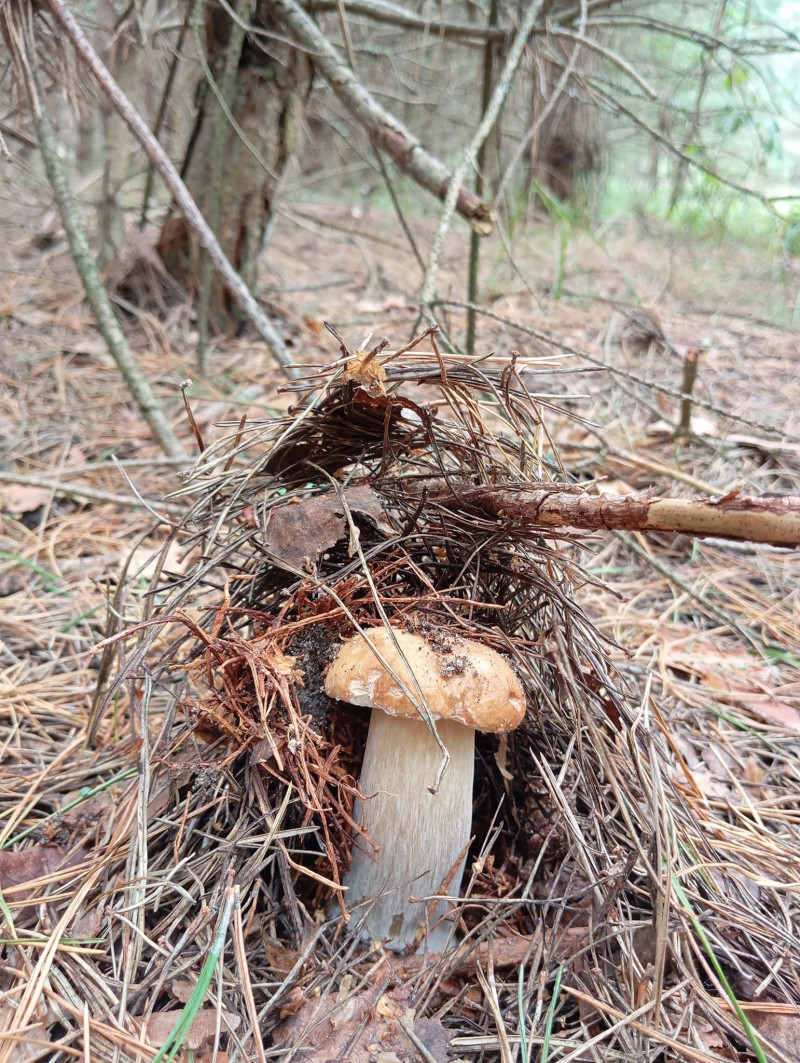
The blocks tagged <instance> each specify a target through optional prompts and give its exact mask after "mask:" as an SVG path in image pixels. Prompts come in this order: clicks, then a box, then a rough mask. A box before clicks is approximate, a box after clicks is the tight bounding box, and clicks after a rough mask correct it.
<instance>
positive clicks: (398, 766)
mask: <svg viewBox="0 0 800 1063" xmlns="http://www.w3.org/2000/svg"><path fill="white" fill-rule="evenodd" d="M368 637H369V639H370V642H371V643H372V645H373V646H374V648H375V651H377V655H376V653H375V652H374V651H373V649H372V648H371V647H370V645H369V644H368V643H367V641H366V639H365V637H364V636H363V635H356V636H354V637H353V638H351V639H349V640H348V641H347V642H345V643H344V645H343V646H342V647H341V649H340V650H339V653H338V655H337V656H336V658H335V659H334V661H333V662H332V664H331V666H330V668H329V669H328V672H327V675H326V677H325V692H326V693H327V694H328V696H329V697H332V698H337V699H338V700H340V701H345V702H349V703H350V704H352V705H364V706H368V707H370V708H371V709H372V716H371V719H370V725H369V734H368V737H367V746H366V750H365V753H364V764H363V767H362V769H361V777H360V780H359V784H360V787H361V791H362V793H363V794H365V795H366V797H365V800H363V801H361V800H358V801H357V802H356V808H355V817H356V820H357V821H358V822H362V823H363V822H365V824H366V830H367V833H368V834H369V836H370V838H371V839H372V840H373V841H374V842H375V843H376V845H377V846H378V851H377V854H376V855H373V854H372V853H371V852H368V851H367V849H366V848H365V847H364V846H363V845H356V846H355V848H354V852H353V862H352V865H351V867H350V869H349V871H348V872H347V873H346V875H345V878H344V885H345V886H347V887H348V892H347V900H348V904H358V903H360V902H362V901H365V900H368V901H370V902H371V906H370V909H369V912H368V914H367V917H366V929H367V931H368V932H369V933H370V934H371V935H372V937H373V938H378V939H388V947H389V948H391V949H394V950H401V949H404V948H405V947H406V945H407V944H408V941H409V940H411V939H413V938H414V937H415V934H416V931H417V929H418V927H419V925H420V924H423V925H424V926H427V924H428V922H429V921H430V924H431V926H432V927H433V929H432V931H431V932H430V933H429V934H428V938H427V946H428V948H429V949H431V950H439V949H441V948H443V947H444V946H445V944H446V941H447V938H448V935H449V930H450V927H449V926H448V925H447V922H446V921H443V920H442V916H444V915H445V914H446V912H447V911H448V910H449V909H448V906H447V904H446V902H441V903H440V904H438V905H437V906H436V907H435V909H434V910H433V912H432V913H431V912H430V911H426V905H425V904H424V903H421V902H420V901H416V902H412V900H411V897H412V896H414V897H417V898H420V897H425V896H427V895H430V894H434V893H436V892H438V891H439V890H440V889H441V888H442V886H443V885H444V886H445V887H446V889H447V891H448V892H449V893H458V890H459V888H460V885H461V875H462V872H463V870H464V862H465V859H466V849H467V846H468V844H469V840H470V828H471V825H472V775H473V760H474V750H475V730H476V729H477V730H480V731H497V732H504V731H510V730H513V729H514V728H515V727H516V726H517V725H518V724H519V723H520V722H521V721H522V717H523V716H524V714H525V693H524V691H523V688H522V684H521V683H520V681H519V679H518V678H517V676H516V675H515V673H514V672H513V671H512V669H511V667H510V666H509V665H508V663H507V662H506V661H505V659H504V658H503V657H501V656H500V654H499V653H496V652H495V651H494V650H492V649H490V648H489V647H488V646H484V645H483V643H480V642H472V641H468V640H467V639H462V638H459V637H451V636H449V635H448V638H447V641H446V643H445V644H444V646H443V647H442V648H434V647H433V646H432V645H431V644H430V643H429V642H428V641H426V639H424V638H423V637H422V636H421V635H416V634H412V633H411V632H408V631H402V630H400V629H397V628H392V629H391V630H389V629H387V628H376V629H372V630H370V631H369V632H368ZM378 655H380V657H381V658H382V661H383V662H385V664H384V663H382V661H381V660H379V659H378ZM386 666H388V668H387V667H386ZM409 668H410V670H411V671H410V672H409ZM391 672H394V673H395V675H396V676H397V677H399V678H400V679H401V680H402V681H403V683H404V685H405V687H406V688H407V690H408V691H409V692H410V693H411V694H412V696H413V697H414V699H415V700H417V701H418V702H419V701H420V699H419V692H421V693H422V694H423V695H424V698H425V702H426V703H427V707H428V709H429V710H430V713H431V716H433V717H434V718H435V719H436V720H437V724H436V729H437V731H438V733H439V737H440V738H441V740H442V742H443V743H444V745H445V746H446V747H447V751H448V753H449V754H450V763H449V764H448V767H447V771H446V772H445V774H444V777H443V778H442V781H441V785H440V787H439V789H438V792H436V793H433V792H431V790H430V789H429V786H430V784H431V783H432V781H433V780H434V779H435V778H436V775H437V771H438V768H439V765H440V763H441V760H442V751H441V748H440V746H439V745H438V743H437V742H436V740H435V739H434V737H433V735H432V734H431V731H430V728H429V727H428V725H427V723H425V721H424V720H423V719H422V718H421V714H420V712H419V711H418V709H417V708H416V707H415V706H414V704H413V702H412V700H411V698H409V696H408V694H407V693H406V692H405V691H404V690H402V689H401V687H400V686H399V685H398V683H397V681H396V679H395V678H394V677H393V676H392V675H391V674H390V673H391ZM412 673H413V678H412ZM454 869H455V870H454ZM426 917H427V918H426Z"/></svg>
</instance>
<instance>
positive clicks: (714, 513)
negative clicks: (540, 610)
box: [430, 487, 800, 547]
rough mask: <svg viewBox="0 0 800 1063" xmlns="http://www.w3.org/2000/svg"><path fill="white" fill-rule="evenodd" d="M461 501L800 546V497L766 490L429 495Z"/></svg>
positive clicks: (537, 523)
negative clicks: (699, 494)
mask: <svg viewBox="0 0 800 1063" xmlns="http://www.w3.org/2000/svg"><path fill="white" fill-rule="evenodd" d="M430 497H431V498H432V499H434V498H435V499H436V500H438V501H444V502H446V501H448V500H455V499H458V502H459V504H461V505H467V506H468V507H474V508H475V509H476V510H478V511H479V512H481V513H483V514H485V515H487V516H491V517H496V518H498V519H500V520H508V521H517V522H519V523H520V524H522V525H526V526H530V527H532V528H537V529H546V528H579V529H581V530H583V531H601V530H604V531H612V530H623V531H645V532H647V531H664V532H682V533H683V534H684V535H691V536H694V537H696V538H704V537H705V536H708V535H713V536H715V537H716V538H719V539H732V540H734V541H737V542H752V543H768V544H770V545H772V546H785V547H798V546H800V496H798V495H773V494H763V495H758V496H757V497H754V498H749V497H748V498H743V497H741V496H739V495H736V494H730V495H723V496H722V497H720V498H648V497H645V498H642V497H641V496H635V495H624V496H620V495H589V494H584V492H582V491H580V490H570V489H561V488H559V487H530V488H523V489H520V490H513V489H510V488H507V487H503V488H489V487H481V488H475V487H466V488H465V489H464V490H463V491H458V490H456V489H451V488H448V489H447V490H446V491H442V492H441V493H437V494H436V495H435V496H430Z"/></svg>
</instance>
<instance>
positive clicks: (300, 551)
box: [266, 486, 394, 568]
mask: <svg viewBox="0 0 800 1063" xmlns="http://www.w3.org/2000/svg"><path fill="white" fill-rule="evenodd" d="M344 497H345V501H346V502H347V505H348V508H349V509H350V512H351V513H352V514H353V516H354V517H356V518H360V519H364V518H366V519H367V520H368V521H369V522H370V523H371V524H372V525H374V526H375V527H376V528H378V530H379V531H381V532H383V533H384V534H385V535H393V534H394V529H393V528H392V527H391V525H390V524H389V523H388V521H387V520H386V515H385V513H384V512H383V507H382V506H381V503H380V499H379V497H378V495H377V494H376V493H375V492H374V491H373V490H372V488H371V487H363V486H362V487H346V488H345V489H344ZM349 537H350V532H349V526H348V523H347V518H346V516H345V512H344V506H343V505H342V501H341V499H340V497H339V495H338V493H336V492H334V491H329V492H327V493H326V494H324V495H313V496H312V497H310V498H301V499H299V500H297V501H295V500H292V501H291V502H287V503H286V505H282V506H277V507H276V508H275V509H273V510H272V511H271V513H270V518H269V524H268V526H267V539H266V545H267V548H268V549H269V552H270V554H272V555H273V556H274V557H275V559H276V561H277V563H280V562H281V561H283V562H284V563H285V564H287V565H291V566H292V567H293V568H302V567H303V566H304V565H307V564H308V563H309V562H312V563H313V562H314V560H315V559H316V558H317V557H319V555H320V554H322V553H324V552H325V551H326V550H330V549H331V548H332V547H334V546H335V545H336V543H337V542H339V541H340V540H341V539H347V538H349Z"/></svg>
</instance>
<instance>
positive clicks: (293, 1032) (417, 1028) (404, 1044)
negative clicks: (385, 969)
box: [273, 986, 453, 1063]
mask: <svg viewBox="0 0 800 1063" xmlns="http://www.w3.org/2000/svg"><path fill="white" fill-rule="evenodd" d="M411 994H412V990H411V988H410V987H407V986H398V987H397V988H396V989H392V990H390V991H389V992H388V993H380V992H378V991H376V990H375V989H374V988H373V989H368V990H365V991H364V992H362V993H356V994H355V995H354V996H347V997H346V998H345V999H344V1000H342V999H340V997H341V994H340V993H337V994H336V995H335V996H334V995H329V996H326V997H319V998H310V999H308V1000H306V1001H305V1003H304V1004H303V1006H302V1007H301V1008H300V1010H299V1011H298V1012H297V1014H295V1015H292V1016H291V1017H290V1018H288V1019H286V1020H285V1021H284V1022H282V1023H280V1025H279V1026H278V1027H276V1029H275V1030H274V1032H273V1040H274V1043H275V1045H276V1046H277V1047H279V1048H292V1049H294V1050H295V1051H296V1052H298V1056H299V1058H302V1060H303V1063H328V1061H330V1060H335V1059H346V1060H347V1061H348V1063H375V1061H376V1059H381V1060H384V1061H385V1063H389V1061H391V1063H417V1061H418V1060H420V1059H421V1054H420V1052H419V1051H418V1050H417V1048H416V1047H415V1045H414V1043H413V1042H412V1040H411V1038H410V1037H409V1036H408V1033H407V1032H406V1029H408V1028H410V1029H411V1030H412V1031H413V1033H414V1035H415V1036H416V1038H417V1039H418V1040H419V1041H420V1042H421V1043H422V1044H423V1045H424V1046H425V1049H426V1051H427V1052H428V1054H429V1058H431V1057H432V1058H433V1059H437V1060H445V1059H447V1058H448V1053H449V1050H450V1042H451V1040H452V1036H453V1035H452V1034H451V1032H450V1031H449V1030H446V1029H445V1028H444V1026H442V1024H441V1023H440V1022H439V1020H438V1019H424V1018H418V1017H417V1016H416V1015H415V1013H414V1008H413V1005H412V1002H411V1001H410V997H411Z"/></svg>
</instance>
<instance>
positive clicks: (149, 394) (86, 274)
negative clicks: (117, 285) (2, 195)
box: [30, 86, 186, 458]
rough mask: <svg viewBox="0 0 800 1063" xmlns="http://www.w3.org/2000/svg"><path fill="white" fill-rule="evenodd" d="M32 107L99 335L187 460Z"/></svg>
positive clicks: (48, 131) (49, 133)
mask: <svg viewBox="0 0 800 1063" xmlns="http://www.w3.org/2000/svg"><path fill="white" fill-rule="evenodd" d="M30 91H31V93H34V92H36V93H37V95H38V92H37V90H36V89H35V88H34V87H33V86H31V88H30ZM33 103H34V108H35V110H36V111H37V112H38V114H37V117H36V119H35V128H36V137H37V140H38V142H39V151H40V152H41V155H42V162H43V163H44V168H45V171H46V173H47V177H48V180H49V181H50V185H51V187H52V189H53V195H54V196H55V200H56V204H57V206H58V211H59V214H60V215H61V222H62V224H63V226H64V231H65V232H66V234H67V241H68V243H69V249H70V253H71V254H72V260H73V262H74V263H75V269H76V270H77V271H78V275H79V276H80V278H81V282H82V284H83V290H84V291H85V292H86V298H87V300H88V302H89V305H90V306H91V308H92V312H93V313H94V316H95V318H96V319H97V327H98V329H99V330H100V334H101V335H102V337H103V339H104V340H105V343H106V346H107V347H108V351H109V353H110V355H111V357H112V358H113V359H114V362H115V363H116V365H117V368H118V369H119V371H120V373H121V374H122V377H123V379H124V381H125V384H126V385H127V387H128V390H129V391H130V393H131V395H132V396H133V398H134V399H135V401H136V404H137V406H138V407H139V409H140V411H141V413H142V416H143V417H144V419H145V421H147V423H148V425H149V426H150V430H151V431H152V433H153V435H154V437H155V438H156V440H157V441H158V443H159V444H160V446H161V449H162V450H163V451H164V453H165V454H166V455H167V456H168V457H170V458H180V457H185V456H186V451H185V450H184V448H183V446H182V444H181V442H180V440H179V439H178V437H177V436H176V435H175V432H174V431H173V429H172V425H171V424H170V422H169V420H168V418H167V416H166V414H165V413H164V410H163V409H162V407H161V404H160V403H159V401H158V399H157V398H156V397H155V395H154V394H153V390H152V388H151V387H150V383H149V381H148V380H147V378H146V377H145V375H144V374H143V373H142V371H141V369H140V368H139V365H138V363H137V361H136V359H135V358H134V356H133V354H132V353H131V350H130V347H129V346H128V341H127V340H126V339H125V335H124V333H123V331H122V329H121V328H120V327H119V322H118V321H117V318H116V316H115V314H114V308H113V307H112V305H111V300H110V299H109V297H108V293H107V292H106V290H105V288H104V287H103V281H102V279H101V277H100V273H99V270H98V268H97V263H96V262H95V260H94V256H93V254H92V250H91V248H90V247H89V239H88V237H87V235H86V230H85V229H84V227H83V222H82V221H81V218H80V214H79V212H78V208H77V207H76V205H75V200H74V199H73V197H72V192H71V190H70V188H69V185H68V183H67V177H66V174H65V173H64V168H63V167H62V165H61V159H60V156H59V146H58V144H57V142H56V139H55V134H54V132H53V129H52V126H51V124H50V119H49V117H48V115H47V113H46V112H45V110H44V106H43V104H42V102H41V100H36V99H34V100H33Z"/></svg>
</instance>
